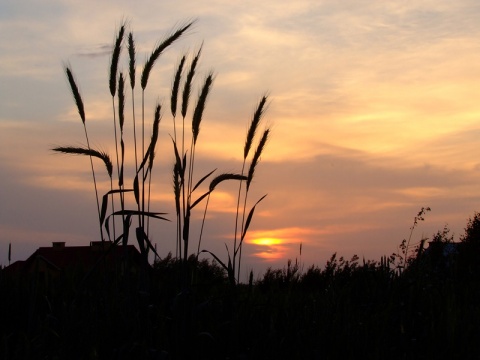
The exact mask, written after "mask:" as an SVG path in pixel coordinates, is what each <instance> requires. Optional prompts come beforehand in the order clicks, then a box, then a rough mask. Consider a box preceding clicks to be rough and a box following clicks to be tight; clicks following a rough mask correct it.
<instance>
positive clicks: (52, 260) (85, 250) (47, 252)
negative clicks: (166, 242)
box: [5, 242, 141, 274]
mask: <svg viewBox="0 0 480 360" xmlns="http://www.w3.org/2000/svg"><path fill="white" fill-rule="evenodd" d="M103 245H105V249H108V251H107V250H105V251H107V254H106V256H105V261H106V263H107V264H108V265H110V266H112V265H114V264H116V263H118V262H119V261H121V260H123V259H124V258H125V248H124V247H123V246H121V245H119V246H112V247H110V243H108V242H107V243H102V242H92V243H91V244H90V246H65V243H54V244H53V246H51V247H40V248H38V249H37V250H36V251H35V252H34V253H33V254H32V255H30V256H29V258H28V259H27V260H25V261H17V262H15V263H13V264H11V265H10V266H8V267H7V268H5V270H6V271H8V272H9V273H12V274H13V273H16V272H18V271H21V270H23V269H25V270H28V269H29V268H30V267H31V266H33V264H34V263H35V262H36V261H38V260H41V261H43V262H45V263H46V264H47V266H48V267H49V268H51V269H52V270H54V271H63V270H65V269H86V268H89V267H92V266H94V265H95V264H96V263H97V262H98V260H100V259H101V258H102V256H103V253H104V250H103ZM126 251H127V253H128V256H129V259H131V260H132V261H133V263H136V264H139V263H140V261H141V255H140V253H139V251H138V250H137V248H136V247H135V246H133V245H127V246H126Z"/></svg>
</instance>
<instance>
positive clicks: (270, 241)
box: [250, 238, 283, 246]
mask: <svg viewBox="0 0 480 360" xmlns="http://www.w3.org/2000/svg"><path fill="white" fill-rule="evenodd" d="M250 243H252V244H255V245H263V246H273V245H280V244H282V243H283V240H281V239H275V238H260V239H253V240H251V241H250Z"/></svg>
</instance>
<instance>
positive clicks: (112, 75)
mask: <svg viewBox="0 0 480 360" xmlns="http://www.w3.org/2000/svg"><path fill="white" fill-rule="evenodd" d="M193 23H194V21H191V22H188V23H185V24H184V25H181V26H180V27H178V28H177V29H175V30H173V31H172V32H171V33H170V34H169V35H168V36H166V37H165V38H164V40H163V41H161V42H159V43H158V44H157V45H156V46H155V47H154V50H153V51H152V52H151V54H150V55H149V56H148V58H147V60H146V62H145V65H144V67H143V70H142V73H141V77H140V85H141V93H142V103H141V122H142V124H141V135H140V134H137V125H136V108H135V82H136V47H135V40H134V36H133V33H132V32H130V33H129V34H128V39H127V41H128V44H127V47H128V68H129V71H128V72H129V75H128V76H129V80H130V88H131V97H132V99H131V101H132V115H131V116H132V123H133V146H134V153H135V154H134V155H135V156H134V158H135V172H134V176H133V181H132V186H131V188H126V187H125V178H124V177H125V175H124V174H125V141H124V139H125V136H124V135H125V134H124V124H125V113H124V110H125V102H126V96H125V81H126V79H125V76H124V74H123V73H122V72H121V71H119V70H118V67H119V64H120V58H121V54H122V43H123V41H124V38H125V32H126V29H125V23H124V22H122V23H121V26H120V29H119V30H118V32H117V35H116V37H115V42H114V46H113V50H112V57H111V62H110V69H109V77H108V84H109V91H110V95H111V97H112V111H113V114H112V115H113V116H112V117H113V123H114V142H115V155H116V156H115V158H116V170H117V171H116V176H117V177H118V181H117V182H116V183H115V186H114V183H113V173H112V172H113V165H112V162H111V160H110V157H109V156H108V154H106V153H105V152H101V151H98V150H94V149H92V148H91V147H90V141H89V138H88V133H87V128H86V125H85V110H84V105H83V101H82V98H81V96H80V92H79V90H78V86H77V84H76V82H75V80H74V77H73V74H72V72H71V69H70V67H69V66H66V67H65V71H66V74H67V78H68V81H69V84H70V88H71V91H72V94H73V97H74V100H75V104H76V106H77V109H78V113H79V114H80V118H81V120H82V123H83V125H84V132H85V137H86V141H87V146H86V147H70V146H64V147H56V148H54V149H53V150H54V151H56V152H61V153H66V154H75V155H87V156H89V157H90V163H91V169H92V176H93V181H94V187H95V194H96V200H97V209H98V217H99V224H100V232H101V238H102V240H104V236H103V228H105V230H106V232H107V234H108V239H109V240H111V237H110V234H111V230H112V227H110V223H111V222H112V223H113V242H114V244H117V243H119V242H120V241H122V242H123V243H124V244H126V243H127V242H128V234H129V231H130V226H131V223H132V218H133V217H137V219H138V225H137V227H136V238H137V242H138V246H139V248H140V251H141V254H142V256H143V257H144V259H145V262H147V261H148V253H149V251H154V252H155V254H156V256H157V257H158V254H157V253H156V250H155V247H154V246H153V244H152V242H151V240H150V235H149V225H150V222H149V219H150V218H156V219H161V220H166V219H165V218H164V217H163V215H164V213H159V212H152V211H151V210H150V207H151V196H152V186H151V185H152V171H153V166H154V160H155V155H156V153H155V150H156V147H157V142H158V135H159V125H160V120H161V118H162V106H161V105H160V104H156V105H155V111H154V119H153V128H152V133H151V137H150V141H149V142H148V143H147V141H146V138H145V92H146V88H147V85H148V80H149V77H150V74H151V72H152V70H153V68H154V65H155V63H156V61H157V60H158V59H159V57H160V55H161V54H162V53H163V52H164V51H165V50H166V48H168V47H169V46H170V45H171V44H173V43H174V42H175V41H177V40H178V39H179V38H180V37H182V36H183V34H184V33H185V32H186V31H187V30H188V29H190V28H191V26H192V25H193ZM202 49H203V44H202V45H201V46H200V47H199V49H198V50H197V51H196V52H195V53H194V55H193V57H192V59H191V62H190V65H189V66H188V67H186V65H185V64H186V62H187V56H186V55H184V56H182V58H181V59H180V61H179V63H178V64H177V66H176V68H175V71H174V77H173V81H172V89H171V94H170V111H171V114H172V117H173V137H172V142H173V149H174V155H175V163H174V166H173V190H174V191H173V193H174V199H175V211H176V218H177V226H176V233H177V239H176V253H177V257H180V259H182V260H183V263H184V264H185V267H186V266H187V258H188V256H189V250H190V243H191V234H190V225H191V219H192V211H193V210H194V209H195V208H196V207H197V205H199V204H200V203H201V202H202V201H204V200H205V199H206V202H205V208H204V210H203V218H202V222H201V228H200V234H199V237H198V246H197V251H196V253H197V257H198V255H199V254H200V253H201V252H207V253H210V254H211V255H212V256H213V257H214V258H215V259H217V260H218V261H219V263H220V264H222V266H223V267H224V269H226V270H227V272H228V274H229V278H230V281H231V283H232V284H235V283H236V281H237V279H238V277H239V274H240V262H241V249H242V245H243V240H244V238H245V235H246V233H247V230H248V228H249V226H250V223H251V220H252V217H253V213H254V210H255V207H256V206H257V204H258V203H259V202H260V201H262V200H263V198H264V197H265V196H263V197H262V198H260V200H258V201H257V202H256V203H255V204H254V206H253V207H252V208H251V209H250V211H249V213H248V215H247V216H246V206H247V197H248V190H249V188H250V184H251V182H252V179H253V176H254V173H255V168H256V166H257V164H258V162H259V160H260V156H261V154H262V151H263V149H264V147H265V143H266V141H267V138H268V135H269V131H270V130H268V129H267V130H265V132H264V134H263V136H262V138H261V140H260V141H259V144H258V146H257V149H256V151H255V153H254V155H253V158H252V161H251V164H250V167H249V169H248V173H247V174H244V172H245V164H246V160H247V157H248V155H249V152H250V148H251V146H252V143H253V141H254V137H255V133H256V131H257V128H258V124H259V122H260V120H261V117H262V115H263V113H264V110H265V105H266V101H267V97H266V96H263V97H262V99H261V100H260V102H259V104H258V107H257V109H256V111H255V114H254V116H253V119H252V123H251V125H250V128H249V131H248V134H247V139H246V142H245V146H244V159H243V165H242V171H241V173H239V174H236V173H223V174H220V175H218V176H216V177H215V178H214V179H213V180H211V182H210V184H209V186H208V190H207V191H206V192H204V193H203V194H201V195H200V196H196V192H198V191H199V190H198V189H200V187H201V185H202V184H203V183H204V182H205V181H206V180H207V179H208V178H209V177H210V176H211V175H212V174H213V172H214V171H215V170H213V171H211V172H209V173H207V174H206V175H203V176H202V177H201V178H200V180H198V181H196V182H194V178H195V176H194V170H195V161H196V159H195V154H196V147H197V142H198V140H199V135H200V131H201V124H202V120H203V118H204V113H205V109H206V104H207V101H208V97H209V94H210V92H211V89H212V86H213V83H214V80H215V75H214V73H213V72H212V71H210V72H208V73H207V74H206V76H205V78H204V80H203V82H202V84H201V86H200V89H199V92H198V96H197V99H196V103H195V106H194V108H193V110H192V111H191V124H190V131H191V133H190V138H189V139H188V142H189V145H187V140H186V136H187V125H186V121H185V120H186V118H187V113H188V109H189V104H190V101H191V98H192V92H193V91H192V89H194V86H195V78H196V72H197V67H198V63H199V61H200V56H201V54H202ZM184 73H185V74H184ZM184 75H185V76H184ZM180 91H181V94H180ZM115 97H117V98H118V104H116V99H115ZM180 102H181V104H179V103H180ZM116 105H117V106H116ZM178 105H180V114H181V116H182V125H181V126H182V129H181V132H182V135H181V138H180V137H178V138H177V125H176V117H177V107H178ZM117 118H118V123H117ZM117 126H118V130H117ZM138 137H140V138H141V140H139V139H138ZM138 141H141V144H138ZM139 152H140V155H139ZM93 158H99V159H100V160H102V161H103V163H104V164H105V166H106V167H107V172H108V175H109V177H110V190H109V191H107V192H106V193H105V194H104V195H103V197H102V201H101V202H100V199H99V196H98V190H97V182H96V176H95V170H94V166H93V160H92V159H93ZM224 181H239V182H240V186H239V193H238V199H237V213H236V220H235V231H234V240H233V249H231V251H230V249H229V247H228V245H227V244H225V246H226V249H227V255H228V262H222V261H220V259H219V258H218V257H217V256H216V255H215V254H213V253H212V252H210V251H208V250H201V242H202V236H203V231H204V225H205V219H206V213H207V210H208V204H209V200H210V196H211V194H212V193H213V191H214V190H215V189H216V188H217V186H218V185H219V184H221V183H222V182H224ZM244 181H245V182H246V189H245V194H244V197H243V208H242V222H241V228H240V232H239V230H238V217H239V213H240V201H241V200H240V198H241V196H242V191H241V190H242V183H243V182H244ZM131 194H133V197H134V201H135V207H136V209H135V210H132V209H127V208H126V207H125V206H126V202H125V196H126V195H131ZM194 196H196V199H194ZM114 197H118V198H119V200H120V210H116V209H115V202H114ZM109 202H110V207H111V213H110V214H109V215H107V212H108V207H109V205H108V204H109ZM100 204H101V205H100ZM117 216H121V218H122V227H121V228H122V232H121V234H120V235H119V236H117V235H116V233H115V229H116V226H115V218H116V217H117ZM237 269H238V275H237V276H235V275H236V270H237ZM236 277H237V279H236Z"/></svg>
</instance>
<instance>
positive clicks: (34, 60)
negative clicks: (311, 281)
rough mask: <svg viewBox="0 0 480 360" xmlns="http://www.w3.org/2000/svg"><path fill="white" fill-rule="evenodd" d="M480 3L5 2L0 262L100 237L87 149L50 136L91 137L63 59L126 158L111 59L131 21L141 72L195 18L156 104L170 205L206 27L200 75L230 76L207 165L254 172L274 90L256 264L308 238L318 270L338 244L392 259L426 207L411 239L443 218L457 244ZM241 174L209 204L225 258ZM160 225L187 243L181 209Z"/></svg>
mask: <svg viewBox="0 0 480 360" xmlns="http://www.w3.org/2000/svg"><path fill="white" fill-rule="evenodd" d="M479 16H480V4H479V3H478V2H476V1H473V0H472V1H465V0H461V1H456V2H448V1H421V2H401V3H386V2H384V1H353V0H352V1H342V2H338V1H296V2H294V3H289V2H285V3H284V4H281V3H279V2H278V1H263V2H261V4H259V3H258V2H253V1H243V2H239V3H230V4H229V3H225V2H220V1H205V2H202V7H199V6H197V3H196V2H193V1H163V2H153V1H140V2H136V3H135V5H133V4H132V3H131V2H129V1H126V0H125V1H115V2H114V1H104V2H101V3H100V4H99V3H98V2H94V1H85V2H81V3H75V2H62V3H61V4H60V3H59V2H57V1H45V2H42V4H41V5H40V4H38V3H37V2H34V1H25V2H22V3H21V4H19V3H17V2H15V1H3V2H2V4H0V17H1V21H0V30H1V31H0V34H3V35H1V37H0V64H2V66H1V67H0V176H1V183H2V186H1V188H0V199H1V204H0V264H6V263H7V259H6V253H7V249H8V244H9V243H10V242H11V243H12V257H13V260H16V259H24V258H26V257H27V256H28V255H29V254H30V253H31V252H32V251H33V250H35V248H36V247H38V246H46V245H48V244H49V243H50V242H51V241H67V243H68V244H72V245H73V244H80V243H88V242H89V241H91V240H96V237H98V234H97V232H98V231H97V225H96V215H95V202H94V201H95V199H94V194H93V191H92V184H91V182H90V174H89V167H88V161H84V160H85V159H77V158H71V157H66V156H60V155H53V154H52V153H51V152H50V151H49V149H50V148H51V147H53V146H57V145H67V144H72V145H80V144H82V143H83V129H82V126H81V122H80V119H79V118H78V114H77V112H76V108H75V106H74V103H73V101H72V98H71V94H70V92H69V88H68V84H67V81H66V79H65V77H64V73H63V69H62V66H63V65H62V64H64V63H65V62H69V63H70V64H71V66H72V68H73V70H74V71H75V74H76V77H77V80H78V82H79V84H80V89H81V92H82V96H83V97H84V102H85V106H86V112H87V118H88V120H87V121H88V126H89V127H90V132H91V134H92V140H93V144H94V145H95V146H98V147H100V148H102V149H104V150H106V151H108V152H110V153H111V155H112V156H113V153H114V145H113V142H112V130H113V129H112V124H111V103H110V95H109V91H108V64H109V51H110V46H111V45H112V43H113V39H114V36H115V30H116V28H117V27H118V25H119V23H120V21H121V19H122V18H123V19H124V18H127V19H128V23H129V26H130V27H129V29H131V30H133V32H134V34H135V37H136V41H137V51H138V56H137V63H138V66H139V67H140V68H141V66H143V63H144V59H145V58H146V56H147V54H149V52H150V51H151V49H152V48H153V46H154V45H155V43H156V41H158V40H161V39H162V38H163V36H164V35H165V34H166V33H167V32H168V31H169V30H170V29H171V28H172V27H174V26H175V25H178V24H179V23H181V22H182V21H185V20H188V19H192V18H198V21H197V23H196V25H195V27H194V29H193V31H191V32H190V33H189V34H188V35H187V36H186V37H185V38H183V39H182V40H181V41H179V42H178V43H177V44H176V45H174V46H173V47H172V48H170V49H169V50H168V51H167V52H166V53H165V54H164V55H162V58H161V60H160V61H159V62H158V64H157V65H156V67H155V69H154V72H153V75H152V78H151V80H150V84H149V89H148V93H147V97H146V104H147V111H148V112H149V113H148V114H147V119H151V118H152V113H153V108H154V104H155V102H156V101H157V100H159V101H160V102H161V103H163V104H164V108H165V113H164V116H163V119H162V125H161V133H160V137H159V143H160V150H159V151H158V154H157V158H158V164H157V165H156V168H155V180H154V185H155V195H154V200H155V205H156V206H157V207H158V211H168V212H171V211H172V202H171V200H172V197H171V196H172V195H171V180H170V179H171V174H170V169H171V166H172V164H173V153H172V151H171V142H170V138H169V134H170V133H172V123H171V116H170V114H169V113H168V112H167V111H166V110H167V109H168V96H169V95H168V91H169V88H170V86H171V81H172V76H173V69H174V65H175V64H176V63H177V61H178V60H179V58H180V57H181V55H183V53H185V52H190V53H192V52H193V51H196V50H197V49H198V47H199V46H200V44H201V43H202V41H203V42H204V48H203V54H202V58H201V62H200V67H199V76H198V78H197V83H199V82H200V81H201V80H202V79H203V77H204V75H205V74H206V73H207V72H208V71H209V70H211V69H213V70H214V72H215V74H216V79H215V83H214V87H213V91H212V93H211V95H210V98H209V102H208V104H207V110H206V113H205V116H204V120H203V122H202V130H201V131H202V132H201V135H200V139H199V145H198V148H197V151H198V152H197V169H196V174H198V176H200V175H201V174H205V173H207V172H208V171H210V170H212V169H214V168H218V171H219V172H226V171H233V172H237V171H240V169H241V160H242V149H243V141H244V137H245V133H246V129H247V126H248V123H249V121H250V119H251V115H252V113H253V111H254V107H255V105H256V103H257V102H258V100H259V99H260V97H261V96H262V95H263V94H264V93H268V94H269V98H270V102H269V108H268V112H267V113H266V116H265V119H264V121H265V123H264V125H262V129H263V126H271V127H272V136H271V140H270V141H269V142H268V144H267V148H266V150H265V153H264V155H263V156H262V159H261V163H260V165H259V167H258V170H257V174H256V177H255V181H254V184H253V185H252V186H253V187H252V194H251V196H250V195H249V199H250V200H251V204H250V206H251V205H253V204H254V202H255V201H256V199H258V198H260V197H261V196H263V195H264V194H266V193H268V196H267V197H266V198H265V200H264V201H262V203H260V204H259V205H258V208H257V209H256V213H255V217H254V220H253V222H252V226H251V231H250V234H249V236H248V241H247V244H246V247H245V252H246V253H245V255H244V261H245V268H247V269H248V268H251V267H253V268H254V269H256V270H257V271H258V272H261V271H263V270H264V269H265V268H266V267H267V266H277V267H280V266H284V265H285V264H286V263H287V260H288V259H289V258H291V259H294V258H296V257H299V246H300V244H302V247H303V251H302V257H301V260H302V261H303V262H304V264H305V266H309V265H311V264H314V263H315V264H322V263H324V262H325V260H326V259H328V258H329V257H330V255H331V254H332V253H333V252H335V251H337V252H338V253H339V254H340V255H344V256H346V257H350V256H352V255H353V254H357V255H359V256H360V257H362V256H365V257H366V258H369V259H378V258H379V257H380V256H381V255H384V254H387V255H388V254H391V253H392V252H394V251H397V246H398V244H399V243H400V242H401V240H402V239H403V238H405V237H408V234H409V227H410V226H411V224H412V222H413V217H414V216H415V215H416V213H417V212H418V211H419V210H420V208H421V207H422V206H430V207H431V208H432V211H431V212H430V213H428V214H427V216H426V220H425V222H423V223H421V224H419V227H418V229H417V230H416V231H415V233H414V239H413V242H418V241H419V240H420V239H421V238H422V236H425V237H431V236H432V234H433V233H435V232H436V231H437V230H440V229H442V228H443V226H444V225H445V224H448V226H449V227H450V228H451V229H452V232H454V234H455V239H457V240H458V238H459V236H460V235H461V234H462V233H463V228H464V227H465V225H466V222H467V219H468V218H469V217H471V216H473V214H474V212H475V211H476V210H479V209H480V206H479V202H480V187H479V185H478V184H479V175H480V174H479V170H480V166H479V160H478V156H477V154H478V148H479V146H480V143H479V141H478V139H479V138H480V137H479V135H480V106H479V105H478V104H479V102H478V84H479V83H480V41H479V39H480V36H479V35H480V34H479V33H480V24H479V22H478V18H479ZM121 70H124V71H126V70H127V66H126V63H123V64H121ZM194 93H195V94H196V90H195V92H194ZM137 95H139V94H137ZM148 121H151V120H148ZM127 126H130V124H129V123H128V120H127ZM126 131H131V128H127V129H126ZM130 145H131V144H130ZM130 145H129V144H128V143H127V147H128V146H130ZM127 160H129V161H130V164H132V163H133V157H131V156H130V157H129V158H128V159H127ZM127 175H128V174H127ZM130 175H131V173H130ZM101 181H104V182H105V181H106V179H101ZM105 186H108V184H107V183H106V184H105ZM234 188H235V187H232V186H225V187H221V189H219V191H218V193H216V194H214V196H212V199H211V203H210V205H209V206H210V211H209V215H208V221H207V224H206V229H205V231H206V233H205V238H204V244H203V245H204V246H205V247H206V248H208V249H212V250H214V251H215V252H217V253H219V254H220V257H226V253H225V246H224V242H225V243H227V244H230V242H231V239H232V231H233V226H234V221H235V219H234V214H233V211H234V208H235V205H236V201H235V189H234ZM232 214H233V215H232ZM195 216H196V217H197V219H198V218H199V217H200V216H201V214H200V212H199V214H197V215H195ZM172 219H173V216H172ZM194 230H198V224H197V225H194ZM154 231H155V232H154V241H155V242H156V243H157V244H158V247H159V249H160V251H162V253H164V254H165V253H167V252H168V251H174V250H175V241H174V237H173V236H172V234H174V233H175V229H174V224H173V223H172V224H166V223H159V224H155V225H154ZM258 239H275V241H271V242H270V243H268V242H267V241H263V243H262V241H259V240H258ZM267 243H268V244H267ZM230 246H231V245H230ZM193 247H194V248H196V245H194V246H193ZM245 271H247V270H245Z"/></svg>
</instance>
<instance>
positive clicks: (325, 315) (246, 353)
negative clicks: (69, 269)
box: [0, 215, 480, 359]
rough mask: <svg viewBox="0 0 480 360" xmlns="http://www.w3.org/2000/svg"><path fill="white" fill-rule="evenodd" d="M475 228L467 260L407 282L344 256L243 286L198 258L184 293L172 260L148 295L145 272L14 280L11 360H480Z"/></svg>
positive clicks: (389, 261) (5, 354)
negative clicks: (45, 281)
mask: <svg viewBox="0 0 480 360" xmlns="http://www.w3.org/2000/svg"><path fill="white" fill-rule="evenodd" d="M474 220H475V224H474V222H472V221H470V223H469V224H470V226H473V225H475V226H476V228H475V229H474V230H475V231H477V232H478V229H479V228H480V227H478V224H480V221H479V220H480V217H478V215H476V216H475V218H474ZM472 224H473V225H472ZM469 229H470V230H471V227H469V228H467V231H466V234H467V235H466V236H464V237H463V239H462V240H463V241H462V244H463V246H462V247H459V249H460V250H459V251H458V252H456V253H453V254H450V255H448V256H447V257H445V256H444V255H441V254H435V253H432V252H431V251H425V252H423V253H419V254H417V256H415V257H414V258H411V259H410V260H409V261H408V262H407V263H408V265H407V267H406V268H405V269H404V270H403V271H401V272H399V271H398V268H397V267H396V265H395V260H394V258H393V257H391V258H382V259H381V260H380V261H379V262H375V261H360V260H359V259H358V258H357V257H353V258H352V259H350V260H345V259H343V258H337V257H336V256H335V255H333V256H332V257H331V259H330V260H329V261H328V262H327V264H326V265H325V267H323V268H320V267H317V266H312V267H310V268H308V269H306V270H304V271H303V272H301V271H300V264H298V263H296V264H295V263H293V262H288V264H287V265H286V266H285V268H283V269H269V270H268V271H267V272H266V273H265V274H264V275H263V276H262V277H261V278H260V279H257V280H256V281H254V280H253V279H251V281H250V283H249V284H236V285H232V284H231V283H230V282H229V280H228V276H227V273H226V271H225V269H224V268H223V267H222V266H219V265H218V264H217V263H215V262H209V261H208V260H206V259H205V260H201V261H198V260H197V258H196V257H195V256H191V257H190V258H189V260H188V261H189V264H190V267H189V268H190V270H191V272H190V273H189V274H188V277H189V279H190V284H191V285H190V286H188V287H184V286H183V285H182V284H183V281H181V278H182V277H183V269H184V267H183V264H182V260H180V259H177V258H174V257H172V256H167V257H166V258H164V259H162V260H159V261H157V262H156V263H155V264H154V266H153V267H152V269H151V270H150V272H149V275H150V277H149V279H150V280H149V291H148V292H146V291H144V289H143V286H142V285H141V284H140V283H139V281H136V280H135V279H138V277H137V276H136V275H135V274H133V273H132V274H131V276H130V277H128V276H120V275H114V274H110V275H108V276H107V275H106V274H105V273H103V272H102V269H101V267H99V268H98V269H97V270H96V273H95V276H93V277H91V280H89V281H88V282H87V283H81V284H80V283H79V282H75V281H74V280H73V279H74V278H75V277H74V276H71V274H70V275H69V274H64V276H62V277H61V278H58V279H57V281H56V283H55V284H54V285H52V286H49V287H45V286H42V285H41V283H40V282H38V281H37V280H36V278H35V276H30V277H24V278H11V277H8V276H6V275H5V274H6V272H5V271H2V272H1V273H0V274H1V276H0V292H1V294H2V296H1V297H0V321H1V323H2V327H1V330H0V340H1V342H0V358H2V359H19V358H20V359H22V358H41V359H62V358H68V359H74V358H76V359H132V358H142V359H201V358H204V359H215V358H218V359H227V358H230V359H232V358H242V359H279V358H283V359H290V358H305V359H308V358H310V359H353V358H369V359H384V358H387V357H388V358H390V359H423V358H448V359H473V358H478V356H479V355H480V344H479V343H478V341H476V338H477V336H478V334H479V333H480V308H479V306H478V304H479V303H480V265H479V263H478V254H479V251H480V246H479V244H480V237H478V236H477V235H475V234H474V233H475V231H473V232H472V231H470V230H469ZM469 231H470V233H472V234H474V235H475V236H477V237H476V238H473V239H474V241H472V237H470V238H469V237H468V233H469ZM446 234H448V233H445V232H443V233H441V232H439V233H438V234H437V235H436V236H434V237H433V241H434V242H435V241H438V242H439V243H443V244H444V243H446V242H448V241H449V238H448V236H446ZM431 246H432V245H431ZM432 249H433V247H432ZM447 259H448V261H447Z"/></svg>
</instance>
